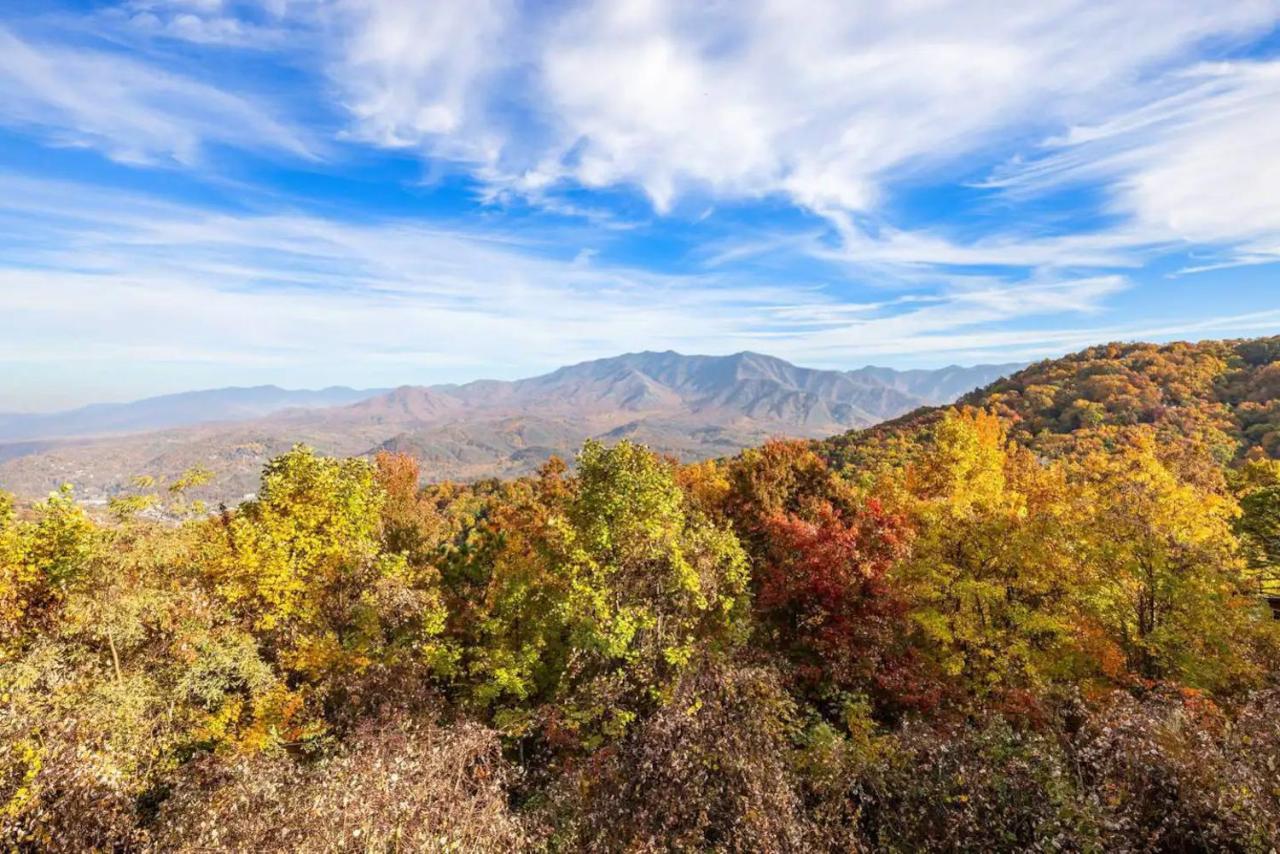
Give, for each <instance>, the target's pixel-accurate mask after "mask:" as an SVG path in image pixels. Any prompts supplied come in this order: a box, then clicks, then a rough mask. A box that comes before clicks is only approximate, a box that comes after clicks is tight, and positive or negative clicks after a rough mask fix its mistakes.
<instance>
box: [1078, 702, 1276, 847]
mask: <svg viewBox="0 0 1280 854" xmlns="http://www.w3.org/2000/svg"><path fill="white" fill-rule="evenodd" d="M1277 708H1280V691H1277V690H1271V691H1267V692H1261V693H1259V694H1257V695H1255V696H1254V697H1253V698H1251V700H1250V701H1249V702H1248V704H1246V705H1245V707H1244V708H1243V709H1242V710H1241V712H1240V714H1239V715H1238V716H1237V718H1236V719H1235V720H1234V721H1232V720H1231V719H1230V718H1229V717H1228V716H1227V715H1226V714H1224V713H1223V712H1222V710H1220V709H1219V708H1218V707H1217V706H1216V705H1214V704H1213V703H1212V702H1210V701H1208V700H1206V699H1204V698H1203V697H1201V696H1200V695H1198V694H1196V693H1194V692H1190V691H1179V690H1175V689H1171V688H1162V689H1159V690H1156V691H1153V692H1151V693H1149V694H1148V695H1147V696H1145V697H1142V698H1134V697H1132V696H1130V695H1128V694H1124V693H1117V694H1116V695H1114V696H1113V697H1111V698H1110V699H1109V701H1108V703H1107V705H1106V706H1105V707H1104V708H1102V709H1101V710H1100V711H1099V712H1098V713H1097V714H1095V715H1094V716H1092V717H1091V718H1090V720H1089V721H1088V722H1087V723H1086V724H1085V726H1084V727H1083V728H1082V729H1081V731H1080V733H1079V735H1078V736H1077V741H1076V747H1075V761H1076V762H1077V763H1078V765H1079V768H1080V773H1081V775H1082V778H1083V780H1084V784H1085V785H1086V786H1087V787H1088V790H1089V792H1090V797H1091V798H1092V799H1093V800H1094V801H1095V802H1096V803H1097V804H1098V805H1099V806H1101V807H1103V808H1105V809H1106V810H1107V812H1108V814H1109V820H1108V822H1107V825H1108V831H1109V835H1108V838H1107V845H1108V847H1109V848H1116V849H1131V850H1140V851H1260V852H1266V851H1269V850H1273V849H1274V847H1275V846H1276V845H1277V844H1280V764H1278V763H1280V722H1277V720H1276V716H1275V711H1276V709H1277Z"/></svg>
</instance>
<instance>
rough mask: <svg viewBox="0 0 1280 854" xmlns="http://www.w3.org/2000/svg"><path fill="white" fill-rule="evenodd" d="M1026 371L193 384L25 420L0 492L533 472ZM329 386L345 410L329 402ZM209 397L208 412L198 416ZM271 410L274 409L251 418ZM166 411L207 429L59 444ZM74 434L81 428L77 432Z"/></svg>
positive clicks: (661, 370)
mask: <svg viewBox="0 0 1280 854" xmlns="http://www.w3.org/2000/svg"><path fill="white" fill-rule="evenodd" d="M1016 367H1017V366H1013V365H980V366H977V367H972V368H960V367H949V368H944V369H942V370H940V371H894V370H891V369H887V368H864V369H860V370H856V371H831V370H816V369H811V368H801V367H798V366H796V365H793V364H791V363H789V362H785V361H783V360H781V359H776V358H773V357H770V356H764V355H760V354H758V353H738V354H735V355H732V356H684V355H681V354H679V353H673V352H664V353H653V352H645V353H629V354H626V355H623V356H617V357H614V358H609V359H597V360H594V361H590V362H583V363H581V364H577V365H570V366H568V367H564V368H560V369H558V370H556V371H552V372H551V373H549V374H544V375H541V376H536V377H531V378H528V379H523V380H516V381H514V382H505V381H497V380H480V381H477V382H471V383H466V384H464V385H437V386H404V387H401V388H397V389H393V390H390V391H383V392H371V391H364V392H362V391H356V390H352V389H326V390H324V391H320V392H285V391H283V390H281V389H274V388H273V387H265V388H263V389H224V390H219V391H212V392H192V393H190V394H189V395H170V396H167V397H166V398H153V399H151V400H148V401H139V402H138V403H136V404H125V405H122V406H119V407H116V408H113V407H107V408H106V414H105V416H104V417H100V418H97V420H95V413H101V412H102V411H103V408H95V407H86V408H85V409H84V410H77V411H76V412H75V413H64V414H62V415H61V416H45V417H46V418H49V419H51V420H50V421H49V422H48V423H49V424H50V425H52V426H51V428H50V429H51V430H56V431H58V432H50V433H46V434H39V433H31V432H30V428H29V427H28V428H26V430H27V432H22V433H21V435H22V437H23V439H24V441H22V442H20V443H9V444H5V445H0V486H2V487H4V488H6V489H9V490H11V491H14V492H18V493H19V494H25V495H33V494H39V493H43V492H46V491H48V490H49V489H52V488H55V487H56V486H57V485H58V484H59V483H61V482H66V481H70V482H72V483H75V484H76V486H77V489H78V490H79V494H81V495H82V496H84V497H86V498H89V499H102V498H106V497H109V496H110V495H112V494H115V493H117V492H119V491H121V490H122V489H123V488H125V486H126V485H127V484H128V482H129V481H130V479H131V478H132V477H134V476H136V475H138V474H151V475H154V476H156V477H158V478H161V479H169V478H173V477H176V476H177V475H178V474H180V473H181V472H182V471H183V470H185V469H187V468H189V467H191V466H193V465H203V466H205V467H207V468H209V469H212V470H213V471H214V472H215V473H216V475H217V477H216V479H215V480H214V482H213V483H212V484H211V485H210V487H208V489H207V492H206V496H205V497H207V498H210V499H216V500H237V499H240V498H242V497H243V496H244V495H245V494H247V493H251V492H253V491H254V490H255V489H256V488H257V478H258V474H259V471H260V469H261V466H262V463H263V462H265V461H266V460H267V459H269V458H270V457H271V456H273V455H275V454H278V453H280V452H281V451H284V450H286V449H287V448H288V447H289V446H290V445H292V444H293V443H294V442H306V443H308V444H311V445H313V446H315V447H316V448H318V449H319V450H321V451H323V452H326V453H333V454H344V455H362V454H371V453H375V452H377V451H379V450H391V451H402V452H406V453H410V454H413V455H414V456H416V457H418V458H419V459H421V460H422V461H423V464H424V465H423V469H424V471H425V472H426V473H427V475H428V476H429V477H432V478H437V479H443V478H475V477H485V476H496V475H504V476H506V475H515V474H522V473H526V472H529V471H532V470H533V469H535V468H536V467H537V466H538V465H539V464H541V463H542V462H543V461H544V460H546V459H547V458H548V457H549V456H551V455H552V454H558V455H561V456H571V455H572V454H573V453H574V452H575V451H576V450H577V448H578V447H579V446H580V445H581V444H582V442H583V441H584V440H586V439H588V438H591V437H599V438H602V439H605V440H608V441H616V440H618V439H622V438H628V439H633V440H636V441H642V442H644V443H646V444H648V445H650V446H651V447H653V448H654V449H655V450H658V451H661V452H665V453H669V454H673V455H675V456H678V457H680V458H682V459H698V458H705V457H714V456H721V455H725V454H731V453H734V452H736V451H738V450H740V449H741V448H744V447H748V446H751V445H756V444H759V443H761V442H763V441H765V440H766V439H768V438H770V437H773V436H791V437H800V438H821V437H824V436H829V435H832V434H836V433H840V432H843V431H846V430H849V429H851V428H857V427H865V426H869V425H871V424H875V423H878V422H881V421H884V420H886V419H889V418H895V417H897V416H900V415H902V414H904V413H906V412H909V411H911V410H913V409H916V408H918V407H921V406H926V405H930V404H938V403H946V402H950V401H951V400H953V399H955V398H956V397H958V396H959V395H961V394H963V393H965V392H968V391H971V390H973V389H975V388H978V387H980V386H983V385H986V384H988V383H989V382H991V381H992V380H994V379H996V378H998V377H1000V376H1003V375H1005V374H1007V373H1009V372H1011V371H1012V370H1014V369H1015V368H1016ZM307 395H310V396H309V397H308V396H307ZM325 395H332V396H333V397H336V398H338V399H339V400H338V401H336V402H340V403H346V404H347V405H341V406H332V405H331V406H325V405H324V403H323V401H324V400H325V397H324V396H325ZM353 398H354V399H355V401H354V402H351V401H352V399H353ZM202 400H203V401H207V402H208V403H209V404H210V406H209V408H207V409H201V406H200V401H202ZM237 407H238V408H237ZM255 407H256V409H255ZM263 410H268V411H267V412H266V413H265V414H264V412H263ZM236 412H247V413H248V414H249V416H250V417H249V418H243V417H241V416H237V415H236V414H234V413H236ZM259 415H263V416H264V417H254V416H259ZM161 418H168V419H170V420H169V421H168V422H166V423H168V424H170V425H175V424H176V425H189V424H195V423H197V422H199V423H198V424H197V426H181V429H168V430H161V431H157V432H149V433H142V434H138V435H129V436H118V437H112V438H100V439H92V440H87V439H83V438H78V439H73V440H59V439H57V437H68V436H77V435H81V436H82V435H85V434H86V433H88V432H97V433H99V434H101V433H106V432H110V431H112V430H115V431H123V430H127V429H131V427H130V426H126V425H143V424H155V423H157V421H158V420H159V419H161ZM179 418H181V419H185V421H177V420H176V419H179ZM59 419H60V420H59ZM148 419H150V420H148ZM73 428H74V429H78V430H79V431H81V432H79V433H75V432H69V431H70V430H72V429H73ZM132 429H141V428H140V427H137V426H133V427H132ZM14 432H18V431H17V430H16V429H15V431H14ZM8 435H12V434H8Z"/></svg>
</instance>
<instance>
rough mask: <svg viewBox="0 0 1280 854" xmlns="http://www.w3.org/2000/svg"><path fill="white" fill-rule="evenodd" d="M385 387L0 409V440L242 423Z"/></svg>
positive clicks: (249, 391) (195, 394)
mask: <svg viewBox="0 0 1280 854" xmlns="http://www.w3.org/2000/svg"><path fill="white" fill-rule="evenodd" d="M384 391H385V389H354V388H346V387H344V386H331V387H329V388H324V389H319V390H316V391H311V390H305V389H304V390H292V389H285V388H280V387H278V386H273V385H262V386H253V387H251V388H219V389H207V390H204V391H188V392H181V393H179V394H166V395H162V396H160V397H149V398H146V399H144V400H138V401H134V402H133V403H96V404H93V405H90V406H83V407H80V408H79V409H71V410H67V411H65V412H52V413H44V414H22V413H0V442H13V441H16V440H20V439H21V440H28V441H31V440H38V441H47V440H49V439H65V438H72V437H80V436H106V435H112V434H118V433H141V432H145V431H148V430H164V429H167V428H170V427H185V426H188V425H191V424H200V423H203V422H206V421H238V420H244V419H248V418H260V417H262V416H264V415H270V414H272V413H274V412H279V411H281V410H284V409H289V408H291V407H304V408H314V407H325V406H340V405H342V404H347V403H352V402H354V401H358V400H364V399H365V398H369V397H373V396H374V395H377V394H381V393H382V392H384Z"/></svg>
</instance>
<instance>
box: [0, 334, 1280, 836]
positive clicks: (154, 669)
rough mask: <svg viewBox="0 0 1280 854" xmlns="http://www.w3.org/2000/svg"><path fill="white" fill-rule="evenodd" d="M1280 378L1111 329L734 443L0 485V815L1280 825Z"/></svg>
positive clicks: (170, 821)
mask: <svg viewBox="0 0 1280 854" xmlns="http://www.w3.org/2000/svg"><path fill="white" fill-rule="evenodd" d="M1278 393H1280V338H1277V339H1266V340H1258V341H1247V342H1210V343H1205V344H1198V345H1185V344H1175V345H1167V346H1151V345H1109V346H1106V347H1098V348H1093V349H1090V350H1088V351H1085V352H1083V353H1081V354H1078V355H1075V356H1071V357H1068V358H1065V359H1060V360H1055V361H1049V362H1043V363H1040V364H1037V365H1033V366H1031V367H1029V368H1027V369H1025V370H1023V371H1021V372H1019V373H1017V374H1015V375H1014V376H1012V377H1010V378H1008V379H1006V380H1002V381H999V382H997V383H996V384H994V385H992V386H990V387H989V388H987V389H986V390H984V391H982V392H979V393H975V394H973V395H970V396H968V397H967V398H965V399H964V400H963V402H962V403H961V404H960V405H957V406H955V407H946V408H937V409H924V410H919V411H917V412H915V413H913V414H912V415H910V416H907V417H905V418H903V419H900V420H899V421H897V422H893V423H890V424H887V425H882V426H880V427H877V428H873V429H871V430H866V431H859V432H854V433H850V434H848V435H845V436H842V437H839V438H837V439H833V440H828V441H824V442H772V443H768V444H765V445H763V446H761V447H759V448H756V449H752V450H747V451H745V452H743V453H741V454H739V455H737V456H734V457H732V458H727V459H724V460H720V461H711V462H704V463H696V464H680V463H678V462H676V461H674V460H671V459H667V458H665V457H661V456H658V455H655V454H654V453H652V452H650V451H648V450H647V449H645V448H644V447H643V446H641V445H638V444H632V443H628V442H620V443H618V444H615V445H612V446H608V445H606V444H601V443H597V442H594V441H592V442H588V443H587V444H586V445H585V447H583V448H582V450H581V452H580V454H579V455H578V457H577V465H576V467H575V468H574V469H573V471H572V472H571V471H570V470H569V468H568V467H567V466H566V465H565V464H564V463H562V462H560V461H559V460H555V459H553V460H551V461H550V462H548V463H546V464H545V465H544V466H543V467H542V468H541V469H540V470H539V472H538V473H537V474H536V475H534V476H530V477H526V478H521V479H518V480H508V481H499V480H491V481H483V482H478V483H474V484H469V485H459V484H454V483H447V482H446V483H438V484H433V485H430V486H427V487H425V488H422V487H420V483H421V482H422V480H423V478H422V475H423V472H421V471H420V469H419V464H418V462H417V461H415V460H414V459H413V458H411V457H409V456H407V455H400V454H393V453H383V454H380V455H379V456H378V457H377V458H376V460H375V461H374V462H372V463H370V462H366V461H364V460H360V459H335V458H327V457H323V456H319V455H317V454H316V453H314V452H313V451H311V450H309V449H307V448H305V447H298V448H295V449H294V450H292V451H290V452H288V453H286V454H284V455H282V456H279V457H277V458H276V459H274V460H272V461H271V462H270V463H269V464H268V465H267V467H266V470H265V472H264V475H263V482H262V488H261V490H260V492H259V494H258V496H257V497H256V499H254V500H252V501H248V502H246V503H243V504H241V505H240V506H238V507H235V508H229V509H225V510H223V511H221V512H215V513H212V514H210V513H209V512H208V508H206V507H204V506H202V505H200V504H199V503H198V502H196V501H193V500H191V499H190V498H189V497H188V496H189V495H191V494H192V491H193V490H194V489H195V488H197V487H198V485H199V484H200V482H201V481H202V480H203V479H205V478H207V477H208V476H209V473H208V472H201V471H192V472H190V473H189V474H188V475H186V476H185V477H183V478H181V479H179V480H177V481H175V482H173V483H171V484H153V483H150V482H146V481H142V482H139V483H138V484H137V490H136V494H134V495H131V496H125V497H118V498H116V499H114V500H113V501H112V503H111V505H110V508H109V509H110V513H109V517H104V518H101V519H98V518H90V516H89V515H87V514H86V512H85V511H84V510H83V509H82V508H81V507H79V506H78V505H77V504H76V503H75V501H74V496H73V492H72V491H71V490H70V489H68V490H64V491H63V492H61V493H58V494H56V495H53V496H51V497H50V498H49V499H48V500H47V501H44V502H41V503H39V504H36V505H34V506H31V507H22V506H16V505H15V503H14V502H13V501H9V500H3V501H0V656H2V657H0V694H2V695H3V702H4V704H5V706H4V713H3V716H2V717H0V744H3V745H4V753H3V754H0V840H3V843H4V844H6V845H9V846H15V847H19V848H23V847H25V848H29V849H33V850H34V849H57V850H77V851H78V850H86V849H93V848H99V849H120V850H125V849H134V850H164V851H175V850H176V851H183V850H186V851H196V850H211V849H215V850H221V849H228V850H302V851H330V850H352V851H401V850H427V851H441V850H459V851H497V850H552V851H558V850H563V851H569V850H572V851H577V850H594V851H661V850H728V851H850V850H876V851H918V850H936V851H951V850H1008V851H1025V850H1067V851H1102V850H1107V851H1170V852H1174V851H1179V852H1180V851H1259V852H1266V851H1269V850H1272V849H1273V848H1275V847H1276V846H1277V844H1280V784H1278V783H1277V780H1278V779H1280V776H1278V775H1280V771H1278V769H1280V716H1277V715H1276V709H1277V708H1280V620H1277V619H1273V615H1272V612H1271V610H1270V608H1269V607H1268V604H1267V599H1266V596H1265V595H1264V594H1265V593H1266V592H1267V591H1269V590H1273V589H1274V585H1275V583H1276V568H1277V566H1280V461H1278V459H1277V458H1280V394H1278ZM157 505H160V506H163V508H164V509H165V511H166V512H165V514H164V515H165V516H167V517H168V518H181V519H183V520H184V521H182V522H181V523H180V524H170V523H160V522H156V521H152V519H153V517H155V516H156V515H157V514H154V513H148V512H145V511H147V510H148V509H149V508H154V507H156V506H157Z"/></svg>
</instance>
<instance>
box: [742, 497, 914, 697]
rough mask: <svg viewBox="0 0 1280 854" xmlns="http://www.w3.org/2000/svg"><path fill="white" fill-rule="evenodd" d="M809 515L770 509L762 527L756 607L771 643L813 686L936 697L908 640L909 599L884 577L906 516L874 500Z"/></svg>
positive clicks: (896, 555)
mask: <svg viewBox="0 0 1280 854" xmlns="http://www.w3.org/2000/svg"><path fill="white" fill-rule="evenodd" d="M813 515H814V520H813V521H809V520H808V519H804V518H800V517H798V516H795V515H793V514H786V513H778V514H775V515H774V516H772V517H770V518H769V519H768V520H767V521H766V523H765V525H764V530H763V533H764V540H765V542H766V543H767V546H766V547H765V551H764V554H763V559H762V561H761V562H760V564H759V569H758V573H759V578H758V589H757V594H756V608H757V611H758V613H759V614H760V622H761V628H762V631H764V632H765V633H766V636H767V637H768V638H769V641H770V645H771V646H773V647H774V648H775V649H778V650H780V651H781V652H782V653H783V654H784V655H785V656H786V657H787V658H788V659H789V661H790V663H791V665H792V666H793V667H795V668H797V672H798V673H799V674H800V676H801V678H802V681H807V682H808V683H809V686H810V689H811V690H814V689H816V690H817V691H819V692H821V691H828V692H830V691H833V690H834V691H839V692H856V693H861V694H866V695H869V696H872V697H874V698H875V699H876V700H877V701H878V704H879V706H880V708H881V710H897V709H901V708H903V707H913V706H914V707H920V706H928V705H931V704H932V703H933V702H936V700H937V697H936V686H935V685H934V684H933V683H932V680H930V679H929V677H928V676H927V674H926V673H924V672H923V669H922V668H921V667H919V664H920V662H918V661H917V660H916V656H915V655H914V654H913V652H912V651H911V650H910V649H908V648H907V641H908V622H907V611H908V608H909V603H908V601H907V600H906V598H905V597H903V596H902V595H901V591H900V590H898V589H897V588H896V587H895V586H894V584H893V583H892V582H891V581H890V579H889V571H890V569H891V568H892V567H893V565H894V563H895V562H896V561H898V560H899V559H901V558H902V557H903V556H905V555H906V554H907V551H908V544H909V533H910V532H909V529H908V528H907V526H906V524H905V521H904V520H903V519H902V518H901V517H900V516H897V515H894V514H891V513H888V512H886V511H885V510H884V509H883V508H882V507H881V506H880V504H879V502H878V501H876V500H874V499H872V500H870V501H868V502H867V504H866V505H865V506H864V507H862V508H859V510H858V511H856V512H854V513H850V514H842V513H841V512H840V511H838V510H836V509H835V508H834V507H832V506H831V505H830V504H823V505H820V506H819V507H818V508H817V509H816V511H815V512H814V514H813Z"/></svg>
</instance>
